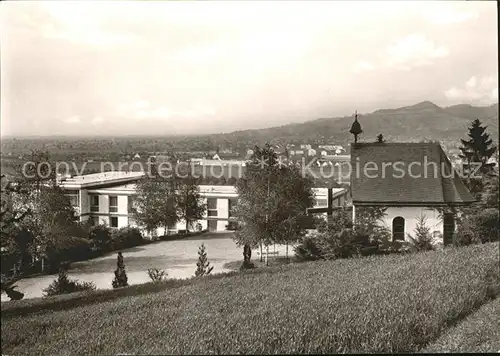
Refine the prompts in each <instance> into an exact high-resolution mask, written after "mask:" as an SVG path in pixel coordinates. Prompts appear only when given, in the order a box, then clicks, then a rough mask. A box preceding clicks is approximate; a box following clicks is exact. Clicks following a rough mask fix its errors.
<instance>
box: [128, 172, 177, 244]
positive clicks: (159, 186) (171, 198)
mask: <svg viewBox="0 0 500 356" xmlns="http://www.w3.org/2000/svg"><path fill="white" fill-rule="evenodd" d="M136 191H137V194H136V197H135V199H134V206H133V208H132V214H133V216H134V219H135V220H136V221H137V222H138V223H139V224H140V225H142V226H143V227H144V228H145V229H146V231H147V232H148V233H150V234H151V233H152V232H153V231H154V230H156V229H157V228H158V227H163V228H164V230H165V235H166V232H167V229H168V227H169V226H172V225H175V224H176V223H177V221H178V220H179V217H178V214H177V211H176V200H177V199H176V194H175V189H174V184H173V178H170V179H167V178H164V177H161V176H160V175H152V176H145V177H143V178H142V179H140V180H139V181H138V182H137V185H136Z"/></svg>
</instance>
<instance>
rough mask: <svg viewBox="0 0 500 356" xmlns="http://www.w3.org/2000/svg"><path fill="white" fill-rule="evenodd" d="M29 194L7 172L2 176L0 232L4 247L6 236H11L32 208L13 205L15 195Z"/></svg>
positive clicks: (0, 180) (0, 186)
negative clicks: (7, 175)
mask: <svg viewBox="0 0 500 356" xmlns="http://www.w3.org/2000/svg"><path fill="white" fill-rule="evenodd" d="M16 194H27V191H23V190H22V187H20V186H19V185H17V186H14V185H13V184H12V182H11V181H10V180H9V179H8V178H7V177H6V175H5V174H2V175H1V176H0V195H1V197H0V204H1V207H0V234H1V237H2V247H3V243H4V241H5V239H4V237H9V236H10V234H11V233H12V231H13V229H14V228H15V227H16V225H17V223H19V222H21V221H22V220H23V219H24V218H25V217H26V216H27V215H28V214H29V213H30V210H29V209H28V208H27V207H25V206H17V207H16V208H17V209H16V208H15V207H14V206H13V199H14V195H16Z"/></svg>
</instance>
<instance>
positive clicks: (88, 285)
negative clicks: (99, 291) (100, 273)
mask: <svg viewBox="0 0 500 356" xmlns="http://www.w3.org/2000/svg"><path fill="white" fill-rule="evenodd" d="M90 290H96V286H95V284H94V283H92V282H79V281H78V280H71V279H69V278H68V273H67V271H66V269H65V268H61V269H60V270H59V276H58V277H57V279H55V280H54V281H53V282H52V283H51V284H50V285H49V286H48V287H47V288H45V289H44V290H43V291H44V292H45V294H44V297H51V296H54V295H59V294H67V293H74V292H82V291H90Z"/></svg>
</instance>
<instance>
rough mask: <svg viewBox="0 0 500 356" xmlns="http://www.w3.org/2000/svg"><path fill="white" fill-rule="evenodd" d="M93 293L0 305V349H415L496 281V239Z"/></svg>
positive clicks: (485, 295)
mask: <svg viewBox="0 0 500 356" xmlns="http://www.w3.org/2000/svg"><path fill="white" fill-rule="evenodd" d="M141 288H142V289H141ZM150 288H152V289H154V288H156V290H155V292H156V293H149V292H148V290H149V289H150ZM96 293H97V294H96V298H95V301H93V299H92V295H85V296H82V295H77V296H75V297H74V298H75V299H74V301H73V303H69V302H67V304H66V305H65V306H64V305H63V306H59V307H58V309H59V310H56V311H54V310H50V309H53V308H54V306H55V305H56V303H55V302H54V303H51V301H50V300H45V301H40V300H39V301H24V303H22V302H23V301H20V302H15V303H7V305H6V306H5V309H4V306H2V354H51V355H61V354H95V353H99V354H117V353H129V354H133V353H141V354H208V353H231V354H237V353H316V352H317V353H340V352H411V351H418V350H420V349H421V348H422V347H425V346H426V345H427V344H429V343H432V342H435V341H436V340H438V338H439V337H440V336H441V335H442V334H444V333H445V332H446V331H447V330H451V329H449V328H450V327H453V326H455V325H458V324H457V323H458V322H459V321H461V320H462V319H464V318H465V317H467V316H468V315H472V313H473V312H474V311H476V310H477V309H478V308H479V307H480V306H481V305H483V304H485V303H486V302H488V301H489V300H491V298H493V297H494V296H496V295H498V294H499V293H500V276H499V265H498V245H497V244H493V243H492V244H485V245H480V246H471V247H466V248H459V249H453V248H450V249H445V250H444V251H438V252H425V253H418V254H411V255H405V256H396V255H391V256H379V257H370V258H362V259H349V260H338V261H324V262H310V263H300V264H291V265H286V266H277V267H269V268H257V269H256V270H255V271H250V272H245V273H230V274H228V275H227V276H217V277H216V276H213V277H212V278H207V279H203V278H202V279H198V280H196V279H193V280H190V281H186V282H182V283H180V284H176V283H173V284H172V282H170V284H169V282H167V283H166V284H164V285H162V284H159V285H155V286H154V287H152V286H151V285H150V286H132V287H128V288H124V289H122V290H120V291H118V292H117V293H118V294H120V293H121V295H120V296H116V297H115V298H113V295H114V293H116V292H112V291H106V292H102V291H101V292H96ZM99 293H100V294H99ZM103 295H105V296H107V297H106V298H102V296H103ZM124 295H127V296H124ZM99 296H101V297H99ZM59 298H61V297H59ZM71 298H72V297H71V296H67V297H66V299H65V300H66V301H68V300H70V301H71ZM55 300H58V299H55ZM80 302H81V303H80ZM37 303H38V304H39V305H38V308H37ZM23 308H24V309H23ZM35 309H38V312H37V313H34V312H33V311H34V310H35ZM44 309H46V310H44ZM16 310H18V311H22V310H24V312H16ZM30 311H31V313H29V312H30ZM21 314H24V315H21Z"/></svg>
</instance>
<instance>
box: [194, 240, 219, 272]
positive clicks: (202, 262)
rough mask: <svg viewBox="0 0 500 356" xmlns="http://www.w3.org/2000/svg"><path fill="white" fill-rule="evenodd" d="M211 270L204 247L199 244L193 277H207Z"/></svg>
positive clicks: (212, 267)
mask: <svg viewBox="0 0 500 356" xmlns="http://www.w3.org/2000/svg"><path fill="white" fill-rule="evenodd" d="M213 269H214V266H210V262H208V259H207V252H206V250H205V245H204V244H201V246H200V247H199V249H198V262H197V263H196V271H195V273H194V275H195V276H196V277H201V276H206V275H209V274H210V273H211V272H212V270H213Z"/></svg>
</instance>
